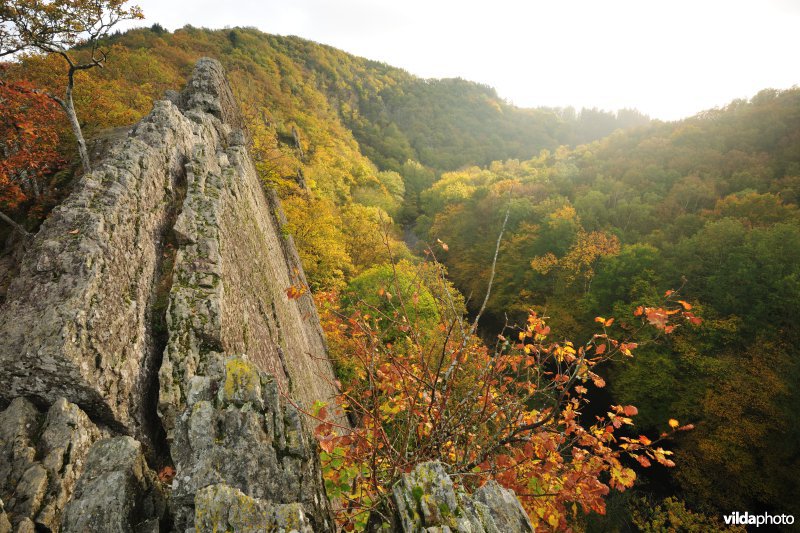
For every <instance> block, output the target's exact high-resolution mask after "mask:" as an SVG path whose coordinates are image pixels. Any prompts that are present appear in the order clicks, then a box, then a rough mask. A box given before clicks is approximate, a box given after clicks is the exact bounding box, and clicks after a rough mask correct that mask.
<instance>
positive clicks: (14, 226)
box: [0, 211, 31, 237]
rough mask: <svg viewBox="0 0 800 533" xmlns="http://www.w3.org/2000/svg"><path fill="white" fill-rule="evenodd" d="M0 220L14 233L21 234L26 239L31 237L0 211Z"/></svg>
mask: <svg viewBox="0 0 800 533" xmlns="http://www.w3.org/2000/svg"><path fill="white" fill-rule="evenodd" d="M0 220H2V221H3V222H5V223H6V224H8V225H9V226H11V227H12V228H14V229H15V230H16V231H18V232H20V233H22V234H23V235H25V236H26V237H30V236H31V234H30V233H29V232H28V231H27V230H26V229H25V228H23V227H22V226H20V225H19V224H17V223H16V222H14V221H13V220H11V218H10V217H9V216H7V215H6V214H5V213H3V212H2V211H0Z"/></svg>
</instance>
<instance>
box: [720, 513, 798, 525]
mask: <svg viewBox="0 0 800 533" xmlns="http://www.w3.org/2000/svg"><path fill="white" fill-rule="evenodd" d="M722 518H724V519H725V524H726V525H729V526H756V527H759V526H782V525H792V524H794V515H790V514H775V515H772V514H769V513H763V514H750V513H748V512H744V513H740V512H738V511H736V512H733V513H731V514H729V515H725V516H723V517H722Z"/></svg>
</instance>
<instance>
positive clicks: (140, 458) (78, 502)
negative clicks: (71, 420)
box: [62, 437, 166, 533]
mask: <svg viewBox="0 0 800 533" xmlns="http://www.w3.org/2000/svg"><path fill="white" fill-rule="evenodd" d="M165 513H166V497H165V495H164V493H163V491H162V488H161V484H160V483H159V482H158V480H157V479H156V477H155V475H154V474H153V472H152V471H151V470H150V469H149V468H148V466H147V463H146V461H145V458H144V455H143V453H142V445H141V443H139V442H137V441H136V440H134V439H133V438H131V437H114V438H110V439H103V440H101V441H99V442H98V443H97V444H95V445H94V446H93V447H92V449H91V451H90V452H89V456H88V458H87V461H86V471H85V472H84V473H83V476H81V478H80V480H79V481H78V484H77V486H76V487H75V492H74V494H73V495H72V499H71V500H70V502H69V504H68V505H67V507H66V510H65V511H64V519H63V528H62V531H64V532H74V533H83V532H86V531H93V532H98V533H99V532H108V533H128V532H130V533H134V532H138V531H140V529H141V528H142V527H144V528H147V527H152V524H153V523H155V524H156V525H157V524H158V521H159V520H160V519H161V518H162V517H163V516H164V515H165ZM156 531H157V529H156Z"/></svg>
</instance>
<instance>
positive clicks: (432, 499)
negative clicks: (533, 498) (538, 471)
mask: <svg viewBox="0 0 800 533" xmlns="http://www.w3.org/2000/svg"><path fill="white" fill-rule="evenodd" d="M392 498H393V500H394V502H395V505H396V508H397V513H396V516H395V517H394V524H393V526H394V527H393V529H394V530H396V531H403V532H406V533H412V532H418V531H426V532H430V533H434V532H441V533H445V532H460V533H527V532H532V531H533V525H532V524H531V522H530V519H529V518H528V515H527V514H526V513H525V510H524V509H523V508H522V504H520V502H519V500H518V499H517V497H516V496H515V495H514V492H513V491H510V490H508V489H504V488H503V487H501V486H500V485H499V484H498V483H497V482H495V481H489V482H487V483H486V484H485V485H483V486H482V487H481V488H479V489H478V490H476V491H475V492H474V493H473V494H472V495H471V496H470V495H468V494H466V493H464V492H462V491H456V489H455V488H454V485H453V481H452V480H451V479H450V476H448V475H447V472H446V471H445V469H444V466H443V465H442V464H441V463H440V462H438V461H432V462H427V463H421V464H419V465H417V466H416V468H414V470H413V471H411V472H410V473H408V474H404V475H403V477H402V479H401V480H400V481H398V482H397V484H395V486H394V487H393V489H392Z"/></svg>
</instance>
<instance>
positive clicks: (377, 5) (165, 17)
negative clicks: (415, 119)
mask: <svg viewBox="0 0 800 533" xmlns="http://www.w3.org/2000/svg"><path fill="white" fill-rule="evenodd" d="M131 3H132V4H137V5H139V6H140V7H142V9H143V11H144V14H145V17H146V19H145V21H144V25H151V24H153V23H156V22H157V23H159V24H161V25H162V26H164V27H166V28H167V29H169V30H175V29H176V28H180V27H182V26H184V25H186V24H191V25H193V26H197V27H207V28H214V29H216V28H223V27H226V26H231V27H233V26H253V27H256V28H258V29H260V30H262V31H264V32H267V33H273V34H279V35H297V36H300V37H304V38H306V39H311V40H313V41H317V42H319V43H323V44H328V45H331V46H334V47H336V48H340V49H342V50H344V51H346V52H349V53H351V54H355V55H358V56H363V57H366V58H369V59H375V60H378V61H383V62H385V63H388V64H390V65H392V66H395V67H400V68H403V69H405V70H407V71H409V72H410V73H412V74H415V75H417V76H421V77H425V78H453V77H461V78H464V79H468V80H472V81H477V82H480V83H485V84H487V85H491V86H492V87H494V88H495V89H497V92H498V94H499V95H500V96H501V97H502V98H505V99H507V100H509V101H510V102H512V103H513V104H515V105H517V106H521V107H537V106H552V107H566V106H573V107H575V108H576V109H580V108H581V107H598V108H601V109H605V110H617V109H621V108H636V109H638V110H639V111H641V112H643V113H646V114H648V115H650V116H651V117H653V118H658V119H662V120H675V119H679V118H683V117H686V116H690V115H693V114H695V113H697V112H699V111H702V110H704V109H710V108H713V107H719V106H723V105H725V104H727V103H728V102H730V101H731V100H733V99H736V98H750V97H752V96H753V95H755V94H756V93H757V92H758V91H760V90H761V89H766V88H775V89H786V88H789V87H792V86H794V85H798V84H800V69H798V63H797V53H798V52H799V51H800V31H798V28H800V0H728V1H724V0H700V1H698V0H694V1H691V0H690V1H687V0H672V1H669V2H666V1H663V0H662V1H642V0H610V1H607V2H600V1H597V0H566V1H555V0H548V1H535V0H520V1H509V0H495V1H492V2H486V1H482V2H476V1H473V0H460V1H452V0H440V1H436V0H406V1H404V2H397V1H396V0H394V1H392V2H387V1H383V0H341V1H336V2H332V1H326V0H293V1H286V0H282V1H275V0H227V1H226V2H219V1H211V0H166V1H165V0H138V1H137V0H133V1H132V2H131ZM141 25H143V23H142V21H137V23H135V24H128V25H127V26H126V27H131V26H141Z"/></svg>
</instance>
